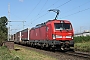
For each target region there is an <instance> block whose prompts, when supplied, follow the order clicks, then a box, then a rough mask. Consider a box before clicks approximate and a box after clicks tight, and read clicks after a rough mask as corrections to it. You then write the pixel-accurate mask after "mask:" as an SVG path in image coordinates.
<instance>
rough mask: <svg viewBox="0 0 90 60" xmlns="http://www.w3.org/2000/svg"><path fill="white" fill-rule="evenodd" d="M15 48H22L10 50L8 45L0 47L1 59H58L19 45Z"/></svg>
mask: <svg viewBox="0 0 90 60" xmlns="http://www.w3.org/2000/svg"><path fill="white" fill-rule="evenodd" d="M15 49H20V50H9V49H7V48H6V47H0V60H56V59H55V58H53V57H51V56H47V55H43V54H41V53H40V52H35V51H32V50H29V49H25V48H22V47H19V46H15Z"/></svg>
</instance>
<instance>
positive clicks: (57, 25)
mask: <svg viewBox="0 0 90 60" xmlns="http://www.w3.org/2000/svg"><path fill="white" fill-rule="evenodd" d="M54 27H55V30H71V29H72V28H71V24H68V23H54Z"/></svg>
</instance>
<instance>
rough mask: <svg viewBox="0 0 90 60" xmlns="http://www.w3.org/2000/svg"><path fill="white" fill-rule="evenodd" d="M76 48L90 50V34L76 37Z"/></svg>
mask: <svg viewBox="0 0 90 60" xmlns="http://www.w3.org/2000/svg"><path fill="white" fill-rule="evenodd" d="M74 41H75V50H79V51H84V52H90V36H86V37H84V36H82V37H74Z"/></svg>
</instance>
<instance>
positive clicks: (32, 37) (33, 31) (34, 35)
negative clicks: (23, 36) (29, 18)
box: [29, 29, 36, 40]
mask: <svg viewBox="0 0 90 60" xmlns="http://www.w3.org/2000/svg"><path fill="white" fill-rule="evenodd" d="M29 32H30V34H29V36H30V38H29V39H30V40H36V32H35V29H31V30H30V31H29Z"/></svg>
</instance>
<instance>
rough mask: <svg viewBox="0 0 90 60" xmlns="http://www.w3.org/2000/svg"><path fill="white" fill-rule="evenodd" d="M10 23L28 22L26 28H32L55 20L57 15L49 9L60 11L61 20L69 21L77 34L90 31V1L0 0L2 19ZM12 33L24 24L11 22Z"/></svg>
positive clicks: (0, 15) (25, 23)
mask: <svg viewBox="0 0 90 60" xmlns="http://www.w3.org/2000/svg"><path fill="white" fill-rule="evenodd" d="M8 4H10V21H26V22H24V28H31V27H34V26H35V25H37V24H39V23H43V22H46V21H48V20H52V19H54V17H55V15H56V13H54V12H48V10H49V9H59V10H60V14H59V16H58V19H59V20H69V21H70V22H71V23H72V25H73V28H74V30H75V32H76V33H77V32H80V31H84V30H90V0H0V7H1V8H0V17H2V16H6V17H7V18H8ZM10 27H11V30H12V31H11V33H15V32H16V31H20V30H22V29H23V23H22V22H11V23H10Z"/></svg>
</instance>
